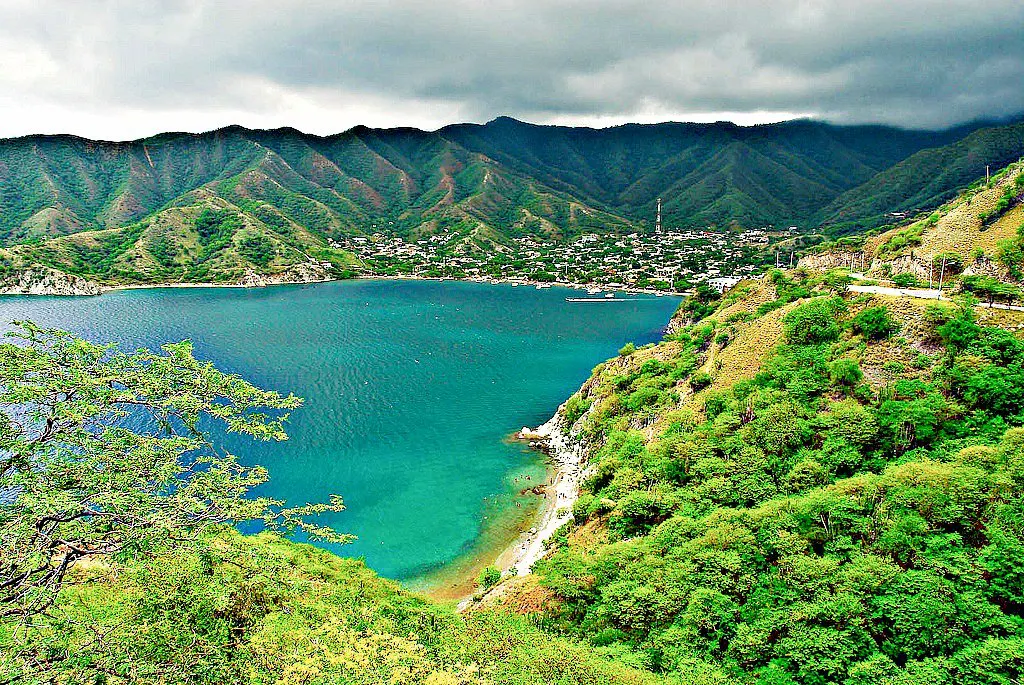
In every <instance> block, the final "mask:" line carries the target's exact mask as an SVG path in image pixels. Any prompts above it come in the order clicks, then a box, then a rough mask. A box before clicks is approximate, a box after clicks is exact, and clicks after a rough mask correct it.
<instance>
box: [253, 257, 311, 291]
mask: <svg viewBox="0 0 1024 685" xmlns="http://www.w3.org/2000/svg"><path fill="white" fill-rule="evenodd" d="M330 266H331V265H330V262H315V261H308V262H302V263H299V264H293V265H291V266H289V267H288V268H287V269H285V270H284V271H282V272H281V273H277V274H261V273H257V272H256V271H253V270H252V269H249V270H248V271H246V272H245V275H244V276H242V278H241V280H239V281H238V284H239V285H241V286H244V287H246V288H262V287H264V286H268V285H280V284H283V283H321V282H323V281H329V280H331V272H330Z"/></svg>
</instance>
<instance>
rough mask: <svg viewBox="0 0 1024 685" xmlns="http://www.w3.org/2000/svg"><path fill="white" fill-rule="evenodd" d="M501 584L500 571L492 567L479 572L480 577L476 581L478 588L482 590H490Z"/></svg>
mask: <svg viewBox="0 0 1024 685" xmlns="http://www.w3.org/2000/svg"><path fill="white" fill-rule="evenodd" d="M499 582H501V569H499V568H495V567H494V566H488V567H487V568H485V569H484V570H483V571H481V572H480V577H479V578H478V579H477V583H479V585H480V587H482V588H483V589H484V590H490V589H491V588H492V587H494V586H495V585H497V584H498V583H499Z"/></svg>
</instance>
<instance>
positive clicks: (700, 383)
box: [690, 371, 714, 390]
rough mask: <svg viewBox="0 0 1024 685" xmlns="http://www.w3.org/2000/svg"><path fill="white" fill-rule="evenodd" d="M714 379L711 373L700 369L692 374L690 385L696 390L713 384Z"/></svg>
mask: <svg viewBox="0 0 1024 685" xmlns="http://www.w3.org/2000/svg"><path fill="white" fill-rule="evenodd" d="M713 380H714V379H713V378H712V377H711V374H710V373H707V372H705V371H698V372H697V373H695V374H693V375H692V376H690V387H691V388H693V389H694V390H703V389H704V388H706V387H708V386H709V385H711V382H712V381H713Z"/></svg>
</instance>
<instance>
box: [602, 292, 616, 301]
mask: <svg viewBox="0 0 1024 685" xmlns="http://www.w3.org/2000/svg"><path fill="white" fill-rule="evenodd" d="M604 296H605V297H606V298H607V299H609V300H610V299H612V298H613V297H615V293H605V294H604Z"/></svg>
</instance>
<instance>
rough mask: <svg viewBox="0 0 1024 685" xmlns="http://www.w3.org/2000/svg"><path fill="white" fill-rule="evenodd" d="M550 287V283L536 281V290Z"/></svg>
mask: <svg viewBox="0 0 1024 685" xmlns="http://www.w3.org/2000/svg"><path fill="white" fill-rule="evenodd" d="M550 287H551V284H550V283H538V284H537V290H544V289H545V288H550Z"/></svg>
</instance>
